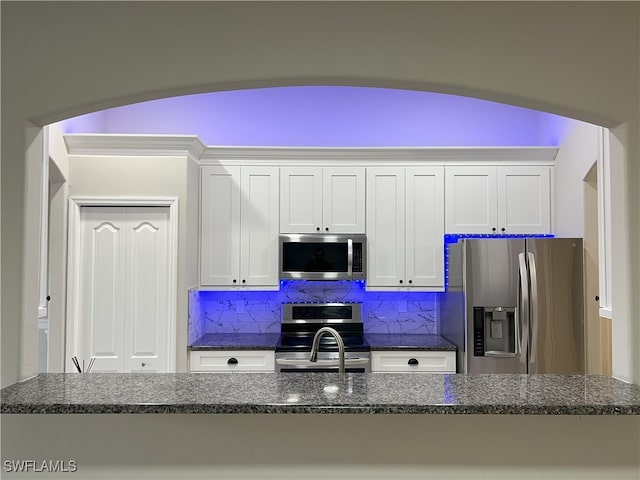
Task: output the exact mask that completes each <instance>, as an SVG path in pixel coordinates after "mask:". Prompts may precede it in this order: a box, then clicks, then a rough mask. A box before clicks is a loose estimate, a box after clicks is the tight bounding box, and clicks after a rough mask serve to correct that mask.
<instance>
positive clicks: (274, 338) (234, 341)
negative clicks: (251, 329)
mask: <svg viewBox="0 0 640 480" xmlns="http://www.w3.org/2000/svg"><path fill="white" fill-rule="evenodd" d="M279 338H280V334H279V333H206V334H204V335H203V336H201V337H200V338H199V339H197V340H196V341H195V342H193V344H192V345H189V347H188V349H189V350H273V349H274V348H275V347H276V343H278V339H279Z"/></svg>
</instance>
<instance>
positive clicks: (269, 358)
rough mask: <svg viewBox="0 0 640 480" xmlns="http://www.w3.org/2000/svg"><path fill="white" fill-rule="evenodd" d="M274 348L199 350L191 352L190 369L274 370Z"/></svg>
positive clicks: (191, 370)
mask: <svg viewBox="0 0 640 480" xmlns="http://www.w3.org/2000/svg"><path fill="white" fill-rule="evenodd" d="M275 364H276V362H275V352H274V351H273V350H197V351H191V352H190V353H189V371H190V372H192V373H197V372H245V373H247V372H249V373H250V372H274V371H275Z"/></svg>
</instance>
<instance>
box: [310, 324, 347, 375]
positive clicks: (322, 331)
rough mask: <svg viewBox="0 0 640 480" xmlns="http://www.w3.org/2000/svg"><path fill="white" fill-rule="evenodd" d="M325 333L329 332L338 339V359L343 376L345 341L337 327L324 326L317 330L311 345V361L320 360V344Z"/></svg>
mask: <svg viewBox="0 0 640 480" xmlns="http://www.w3.org/2000/svg"><path fill="white" fill-rule="evenodd" d="M325 333H328V334H329V335H331V336H332V337H333V338H335V339H336V343H337V344H338V359H339V361H340V367H339V372H340V375H341V376H343V375H344V342H343V341H342V337H341V336H340V334H339V333H338V331H337V330H336V329H335V328H331V327H322V328H321V329H319V330H318V331H317V332H316V334H315V336H314V337H313V345H312V346H311V354H310V355H309V361H310V362H317V361H318V348H319V346H320V339H321V338H322V336H323V335H324V334H325Z"/></svg>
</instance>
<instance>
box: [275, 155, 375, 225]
mask: <svg viewBox="0 0 640 480" xmlns="http://www.w3.org/2000/svg"><path fill="white" fill-rule="evenodd" d="M364 231H365V168H364V167H324V168H323V167H282V168H281V170H280V232H281V233H321V232H322V233H364Z"/></svg>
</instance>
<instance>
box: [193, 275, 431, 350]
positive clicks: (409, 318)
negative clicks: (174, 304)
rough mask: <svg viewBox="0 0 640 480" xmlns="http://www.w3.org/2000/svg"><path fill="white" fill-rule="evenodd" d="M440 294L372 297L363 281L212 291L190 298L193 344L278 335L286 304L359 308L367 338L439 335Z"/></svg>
mask: <svg viewBox="0 0 640 480" xmlns="http://www.w3.org/2000/svg"><path fill="white" fill-rule="evenodd" d="M438 295H439V294H438V293H436V292H368V291H366V284H365V282H364V281H347V280H337V281H305V280H283V281H281V282H280V290H279V291H247V290H242V289H238V290H231V291H219V290H216V291H209V290H206V291H205V290H200V291H198V290H194V291H192V293H191V294H190V297H189V299H190V309H189V340H190V342H192V341H194V340H195V339H197V338H198V337H199V336H201V335H203V334H206V333H278V332H279V331H280V318H281V305H282V304H283V303H310V302H314V303H317V302H350V303H361V304H362V314H363V320H364V324H365V331H368V332H369V333H425V334H427V333H428V334H437V333H438V330H439V324H438V323H439V322H438V317H439V307H438V305H439V296H438Z"/></svg>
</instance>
